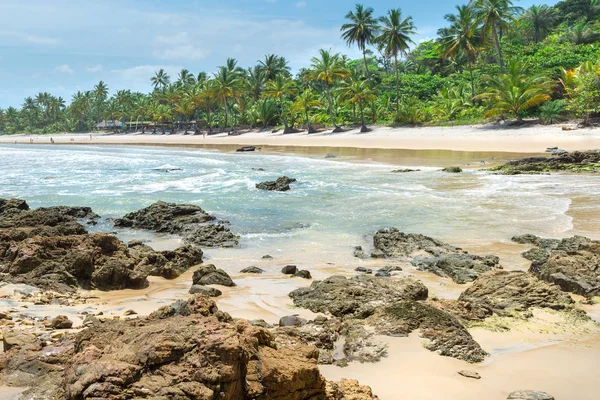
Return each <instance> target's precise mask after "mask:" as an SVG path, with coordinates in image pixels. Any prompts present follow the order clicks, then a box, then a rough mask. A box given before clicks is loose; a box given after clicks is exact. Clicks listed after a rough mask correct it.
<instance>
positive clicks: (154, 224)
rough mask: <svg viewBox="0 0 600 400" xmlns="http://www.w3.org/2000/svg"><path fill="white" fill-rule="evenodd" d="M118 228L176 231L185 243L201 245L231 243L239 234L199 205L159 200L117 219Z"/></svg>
mask: <svg viewBox="0 0 600 400" xmlns="http://www.w3.org/2000/svg"><path fill="white" fill-rule="evenodd" d="M114 224H115V226H116V227H117V228H134V229H146V230H150V231H154V232H161V233H171V234H176V235H179V236H181V237H182V238H183V240H184V241H185V242H186V243H189V244H195V245H198V246H203V247H234V246H237V245H238V243H239V237H238V236H237V235H235V234H233V233H232V232H231V231H230V230H229V228H228V227H227V226H226V225H225V224H224V223H222V222H218V221H217V220H216V218H215V217H214V216H212V215H209V214H208V213H207V212H206V211H204V210H203V209H202V208H200V207H198V206H196V205H192V204H175V203H166V202H164V201H158V202H156V203H154V204H151V205H150V206H148V207H146V208H143V209H141V210H138V211H134V212H132V213H129V214H127V215H125V216H124V217H123V218H119V219H116V220H115V221H114Z"/></svg>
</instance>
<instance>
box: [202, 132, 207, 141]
mask: <svg viewBox="0 0 600 400" xmlns="http://www.w3.org/2000/svg"><path fill="white" fill-rule="evenodd" d="M202 137H203V138H204V139H206V131H204V132H202Z"/></svg>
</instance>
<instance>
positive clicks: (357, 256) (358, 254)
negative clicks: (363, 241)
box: [353, 246, 366, 258]
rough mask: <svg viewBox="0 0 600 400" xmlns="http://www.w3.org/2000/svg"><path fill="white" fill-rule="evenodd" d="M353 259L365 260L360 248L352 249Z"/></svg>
mask: <svg viewBox="0 0 600 400" xmlns="http://www.w3.org/2000/svg"><path fill="white" fill-rule="evenodd" d="M353 254H354V257H356V258H366V254H365V252H364V251H363V248H362V246H356V247H354V253H353Z"/></svg>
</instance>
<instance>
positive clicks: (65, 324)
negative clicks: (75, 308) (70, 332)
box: [50, 315, 73, 329]
mask: <svg viewBox="0 0 600 400" xmlns="http://www.w3.org/2000/svg"><path fill="white" fill-rule="evenodd" d="M72 327H73V321H71V320H70V319H69V318H67V316H66V315H59V316H57V317H56V318H54V319H53V320H52V322H50V328H52V329H71V328H72Z"/></svg>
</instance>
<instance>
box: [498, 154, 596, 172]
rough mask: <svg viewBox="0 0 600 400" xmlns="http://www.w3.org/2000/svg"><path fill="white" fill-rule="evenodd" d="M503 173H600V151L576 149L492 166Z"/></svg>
mask: <svg viewBox="0 0 600 400" xmlns="http://www.w3.org/2000/svg"><path fill="white" fill-rule="evenodd" d="M490 171H495V172H498V173H500V174H503V175H519V174H541V173H548V172H583V173H600V151H598V150H590V151H574V152H572V153H566V154H565V153H561V154H558V156H556V157H528V158H523V159H521V160H513V161H509V162H508V163H506V164H504V165H500V166H497V167H494V168H491V169H490Z"/></svg>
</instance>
